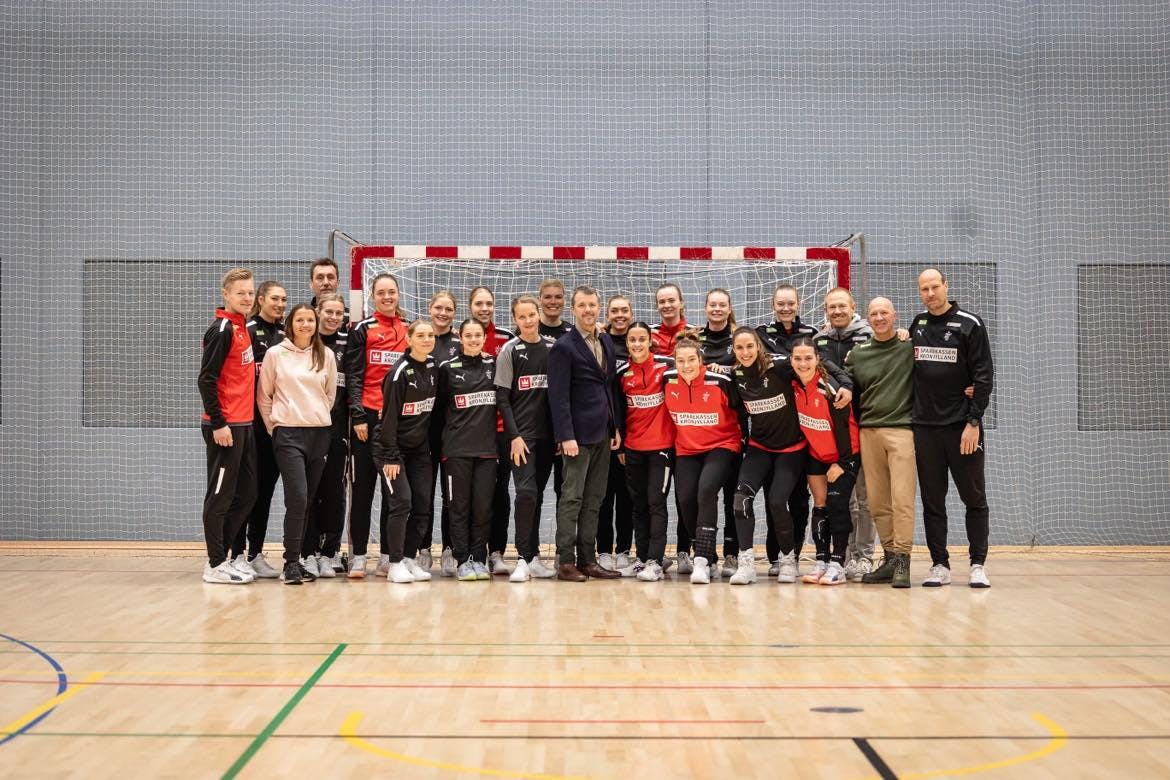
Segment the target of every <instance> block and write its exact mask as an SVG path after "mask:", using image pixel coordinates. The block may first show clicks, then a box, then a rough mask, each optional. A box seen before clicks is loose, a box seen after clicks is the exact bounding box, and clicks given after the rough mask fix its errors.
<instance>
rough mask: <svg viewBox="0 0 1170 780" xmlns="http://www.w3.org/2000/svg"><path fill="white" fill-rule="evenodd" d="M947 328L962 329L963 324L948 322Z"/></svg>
mask: <svg viewBox="0 0 1170 780" xmlns="http://www.w3.org/2000/svg"><path fill="white" fill-rule="evenodd" d="M947 327H948V328H961V327H963V323H961V322H948V323H947Z"/></svg>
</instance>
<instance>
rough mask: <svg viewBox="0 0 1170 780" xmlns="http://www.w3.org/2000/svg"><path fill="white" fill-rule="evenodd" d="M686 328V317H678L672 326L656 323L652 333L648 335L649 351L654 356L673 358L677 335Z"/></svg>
mask: <svg viewBox="0 0 1170 780" xmlns="http://www.w3.org/2000/svg"><path fill="white" fill-rule="evenodd" d="M686 327H687V318H686V317H679V318H678V322H677V323H676V324H674V325H664V324H662V323H661V322H660V323H658V324H657V325H655V326H654V332H653V333H651V334H650V351H651V352H653V353H654V354H656V355H667V356H669V357H674V344H675V342H676V341H677V340H678V334H679V333H681V332H682V331H683V330H686Z"/></svg>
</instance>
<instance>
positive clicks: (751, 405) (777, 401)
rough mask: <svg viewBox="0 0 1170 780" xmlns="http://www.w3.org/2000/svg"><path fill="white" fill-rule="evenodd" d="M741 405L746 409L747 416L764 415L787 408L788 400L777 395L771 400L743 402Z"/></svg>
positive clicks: (760, 399) (762, 399) (761, 399)
mask: <svg viewBox="0 0 1170 780" xmlns="http://www.w3.org/2000/svg"><path fill="white" fill-rule="evenodd" d="M743 405H744V407H746V408H747V410H748V413H749V414H764V413H766V412H774V411H776V410H777V409H783V408H784V407H785V406H788V399H787V398H785V397H784V396H783V395H778V396H775V397H773V398H759V399H757V400H755V401H744V402H743Z"/></svg>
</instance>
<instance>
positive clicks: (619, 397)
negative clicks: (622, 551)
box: [615, 322, 674, 582]
mask: <svg viewBox="0 0 1170 780" xmlns="http://www.w3.org/2000/svg"><path fill="white" fill-rule="evenodd" d="M625 335H626V346H627V347H628V348H629V352H630V359H629V361H628V362H623V363H620V364H618V368H617V393H615V400H616V404H615V406H616V408H617V413H618V427H619V429H620V430H621V434H622V445H623V453H622V456H621V457H622V459H623V462H624V463H625V470H626V480H625V483H626V489H627V490H628V492H629V494H630V503H631V504H632V510H633V513H632V514H633V525H634V539H635V541H636V542H637V553H638V560H637V561H636V562H635V563H634V568H635V569H636V571H635V572H634V573H635V574H636V576H637V577H638V579H640V580H642V581H643V582H656V581H658V580H660V579H662V573H663V571H665V569H666V567H668V566H669V563H668V562H667V561H666V557H665V553H666V522H667V512H666V503H667V502H666V496H667V494H668V493H669V492H670V476H671V473H672V471H673V470H674V422H673V421H671V419H670V411H669V410H668V409H667V408H666V402H665V400H666V397H665V394H664V393H663V389H662V385H663V377H664V376H665V374H666V372H667V371H669V370H671V369H672V368H674V360H673V359H671V358H668V357H666V356H664V355H655V354H652V353H651V351H650V348H651V345H652V344H653V343H654V342H653V331H652V330H651V328H650V326H649V325H647V324H646V323H644V322H635V323H634V324H633V325H630V326H629V329H628V330H627V331H626V334H625ZM640 564H641V567H640V568H639V565H640Z"/></svg>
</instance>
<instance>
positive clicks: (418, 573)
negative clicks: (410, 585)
mask: <svg viewBox="0 0 1170 780" xmlns="http://www.w3.org/2000/svg"><path fill="white" fill-rule="evenodd" d="M402 562H403V563H405V564H406V570H407V571H409V572H410V576H411V577H413V578H414V581H415V582H430V579H431V573H430V572H429V571H427V570H426V569H424V568H423V567H421V566H419V565H418V564H417V563H416V562H415V560H414V558H403V559H402Z"/></svg>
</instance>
